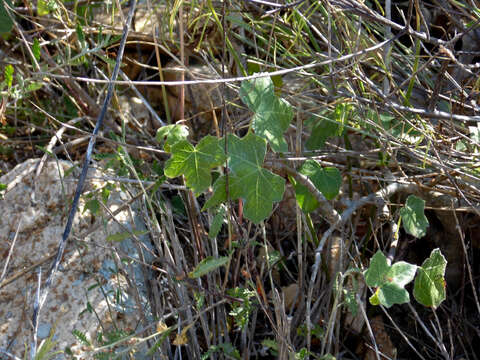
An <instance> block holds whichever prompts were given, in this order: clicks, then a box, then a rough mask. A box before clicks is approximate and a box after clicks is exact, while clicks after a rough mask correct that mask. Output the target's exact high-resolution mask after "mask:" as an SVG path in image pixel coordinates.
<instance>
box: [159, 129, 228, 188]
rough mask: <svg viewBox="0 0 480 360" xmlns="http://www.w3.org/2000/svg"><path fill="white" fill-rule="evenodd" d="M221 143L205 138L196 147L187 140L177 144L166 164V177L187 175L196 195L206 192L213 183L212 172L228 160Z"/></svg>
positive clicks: (208, 137)
mask: <svg viewBox="0 0 480 360" xmlns="http://www.w3.org/2000/svg"><path fill="white" fill-rule="evenodd" d="M220 141H221V140H219V139H217V138H215V137H213V136H205V137H204V138H203V139H202V140H201V141H200V142H199V143H198V145H197V146H196V147H194V146H193V145H192V144H190V143H189V142H188V141H186V140H181V141H179V142H177V143H175V144H174V145H173V146H172V147H171V152H172V157H171V158H170V159H169V160H168V161H167V162H166V164H165V176H167V177H169V178H174V177H177V176H180V175H185V180H186V184H187V186H188V187H189V188H190V189H192V191H193V192H194V193H195V194H199V193H201V192H202V191H204V190H206V189H207V188H208V187H209V186H210V184H211V182H212V175H211V174H210V170H211V169H212V168H214V167H216V166H219V165H221V164H222V163H223V162H224V161H225V160H226V157H225V154H224V151H223V147H222V145H221V142H220Z"/></svg>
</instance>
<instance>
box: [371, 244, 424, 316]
mask: <svg viewBox="0 0 480 360" xmlns="http://www.w3.org/2000/svg"><path fill="white" fill-rule="evenodd" d="M416 270H417V266H416V265H412V264H409V263H406V262H404V261H399V262H397V263H395V264H393V265H391V266H390V265H388V262H387V258H386V257H385V255H384V254H383V253H382V252H381V251H377V253H376V254H375V255H373V257H372V259H371V260H370V267H369V268H368V270H367V271H366V272H365V282H366V284H367V285H368V286H371V287H374V288H376V290H375V293H374V294H373V295H372V296H371V297H370V299H369V300H370V304H372V305H379V304H381V305H384V306H386V307H391V306H392V305H394V304H404V303H406V302H409V301H410V296H409V294H408V292H407V290H405V288H404V287H405V285H407V284H408V283H409V282H411V281H412V280H413V278H414V276H415V272H416Z"/></svg>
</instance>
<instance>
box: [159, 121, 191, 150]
mask: <svg viewBox="0 0 480 360" xmlns="http://www.w3.org/2000/svg"><path fill="white" fill-rule="evenodd" d="M187 137H188V127H187V126H186V125H180V124H173V125H166V126H162V127H161V128H159V129H158V130H157V135H156V136H155V139H156V140H157V141H158V142H159V143H160V144H163V149H164V150H165V151H166V152H170V148H171V147H172V145H174V144H175V143H177V142H179V141H181V140H187Z"/></svg>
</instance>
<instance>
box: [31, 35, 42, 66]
mask: <svg viewBox="0 0 480 360" xmlns="http://www.w3.org/2000/svg"><path fill="white" fill-rule="evenodd" d="M32 52H33V56H34V57H35V59H36V60H37V61H39V60H40V54H41V52H40V42H39V41H38V39H37V38H35V39H33V46H32Z"/></svg>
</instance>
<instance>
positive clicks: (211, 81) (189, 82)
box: [38, 33, 403, 86]
mask: <svg viewBox="0 0 480 360" xmlns="http://www.w3.org/2000/svg"><path fill="white" fill-rule="evenodd" d="M401 35H403V34H402V33H399V34H397V35H396V36H394V37H392V38H390V39H387V40H385V41H382V42H381V43H378V44H376V45H374V46H371V47H369V48H367V49H363V50H360V51H357V52H354V53H352V54H348V55H344V56H340V57H338V58H333V59H328V60H324V61H320V62H312V63H310V64H307V65H301V66H296V67H293V68H289V69H283V70H277V71H272V72H269V73H258V74H254V75H249V76H238V77H231V78H222V79H201V80H184V81H181V80H180V81H133V80H132V81H121V80H117V81H114V82H113V83H114V84H116V85H131V84H133V85H143V86H179V85H199V84H222V83H225V84H226V83H231V82H241V81H246V80H253V79H258V78H262V77H271V76H277V75H285V74H289V73H292V72H299V71H301V70H308V69H313V68H317V67H322V66H325V65H329V64H334V63H337V62H344V61H348V60H351V59H353V58H356V57H358V56H362V55H366V54H368V53H370V52H373V51H376V50H378V49H381V48H382V47H384V46H385V45H386V44H388V43H390V42H392V41H395V40H397V39H398V38H399V37H400V36H401ZM38 74H39V76H49V77H52V78H57V79H70V80H76V81H81V82H88V83H97V84H108V83H109V81H107V80H103V79H92V78H87V77H81V76H71V75H60V74H52V73H49V72H39V73H38Z"/></svg>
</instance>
